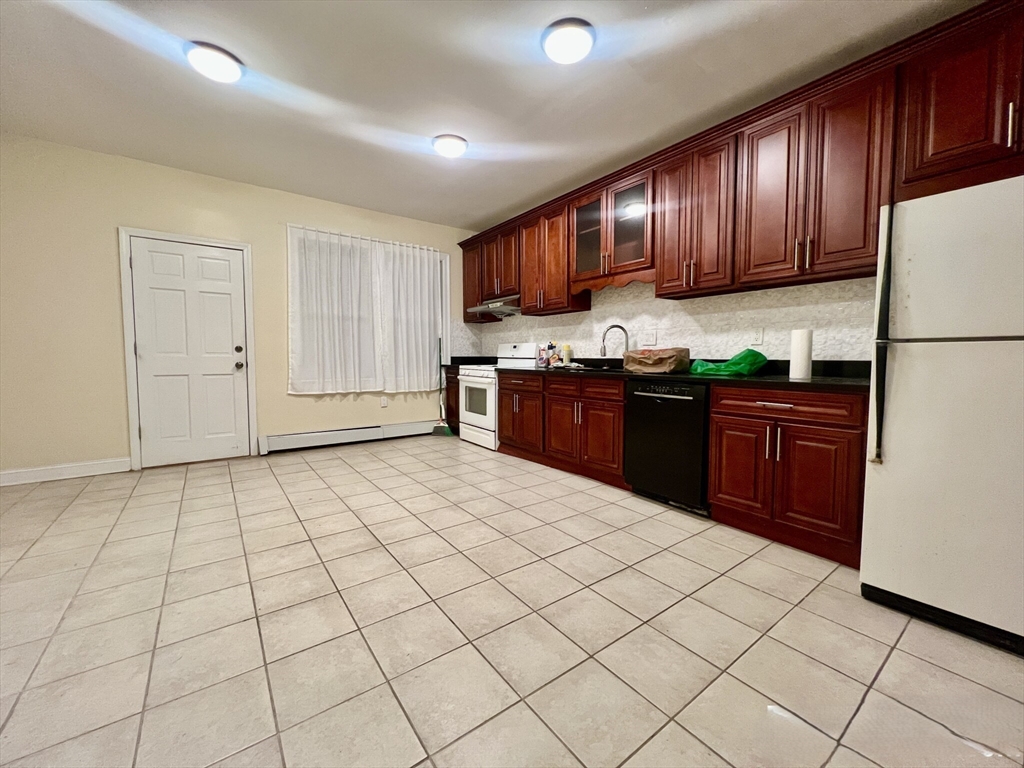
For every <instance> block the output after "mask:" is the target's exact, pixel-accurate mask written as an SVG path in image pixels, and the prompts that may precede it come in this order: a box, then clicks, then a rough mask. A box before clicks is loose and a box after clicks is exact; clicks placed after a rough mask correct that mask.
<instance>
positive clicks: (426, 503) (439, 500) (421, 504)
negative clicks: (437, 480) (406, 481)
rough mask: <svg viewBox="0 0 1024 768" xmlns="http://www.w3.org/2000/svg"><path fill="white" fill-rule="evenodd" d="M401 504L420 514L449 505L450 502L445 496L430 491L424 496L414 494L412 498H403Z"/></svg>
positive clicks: (415, 513)
mask: <svg viewBox="0 0 1024 768" xmlns="http://www.w3.org/2000/svg"><path fill="white" fill-rule="evenodd" d="M405 487H408V486H405ZM399 504H401V505H402V506H403V507H405V508H406V509H408V510H409V511H410V512H412V513H413V514H414V515H418V514H422V513H423V512H429V511H430V510H432V509H440V508H441V507H447V506H448V505H449V504H450V502H449V501H448V499H446V498H445V497H444V496H440V495H438V494H436V493H433V492H430V493H426V494H424V495H422V496H414V497H412V498H411V499H402V500H401V501H399Z"/></svg>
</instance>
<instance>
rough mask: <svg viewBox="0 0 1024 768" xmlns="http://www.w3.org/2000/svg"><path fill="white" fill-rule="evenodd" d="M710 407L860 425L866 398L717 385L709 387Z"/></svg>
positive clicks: (723, 411)
mask: <svg viewBox="0 0 1024 768" xmlns="http://www.w3.org/2000/svg"><path fill="white" fill-rule="evenodd" d="M711 410H712V411H714V412H715V413H736V414H744V415H749V416H759V417H761V418H767V417H771V418H779V419H793V420H796V421H814V422H820V423H824V424H848V425H850V426H855V427H860V426H863V425H864V422H865V416H866V398H865V396H864V395H846V394H836V393H832V392H802V391H793V390H781V389H747V388H740V387H717V386H716V387H712V389H711Z"/></svg>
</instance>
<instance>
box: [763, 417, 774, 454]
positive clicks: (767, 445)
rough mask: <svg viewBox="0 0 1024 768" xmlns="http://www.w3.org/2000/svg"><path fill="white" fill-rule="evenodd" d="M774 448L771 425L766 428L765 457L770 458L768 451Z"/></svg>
mask: <svg viewBox="0 0 1024 768" xmlns="http://www.w3.org/2000/svg"><path fill="white" fill-rule="evenodd" d="M771 446H772V426H771V424H769V425H768V426H767V427H765V428H764V457H765V458H766V459H767V458H768V449H769V448H771Z"/></svg>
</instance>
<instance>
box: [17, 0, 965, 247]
mask: <svg viewBox="0 0 1024 768" xmlns="http://www.w3.org/2000/svg"><path fill="white" fill-rule="evenodd" d="M973 4H974V2H973V0H901V1H900V2H893V1H892V0H694V1H693V2H668V1H667V0H647V1H646V2H644V1H643V0H579V1H578V2H571V1H570V0H550V1H549V2H487V1H482V2H481V1H478V0H457V1H455V2H447V1H445V2H434V1H433V0H410V1H404V2H403V1H393V2H383V1H365V2H364V1H361V0H347V1H346V2H329V1H327V0H313V1H307V0H290V1H289V2H278V1H276V0H262V1H258V2H253V1H246V0H219V1H218V2H196V1H194V0H176V1H175V2H166V1H165V2H153V1H152V0H122V2H119V3H109V2H103V1H101V2H80V1H79V0H57V2H39V1H37V0H29V2H22V1H20V0H3V2H0V129H2V130H4V131H8V132H12V133H18V134H23V135H28V136H34V137H38V138H41V139H46V140H50V141H56V142H60V143H64V144H71V145H74V146H79V147H84V148H87V149H94V150H98V151H101V152H108V153H112V154H117V155H125V156H128V157H134V158H138V159H141V160H147V161H150V162H154V163H160V164H163V165H168V166H173V167H176V168H184V169H187V170H191V171H198V172H201V173H207V174H212V175H214V176H220V177H223V178H227V179H235V180H238V181H243V182H249V183H252V184H259V185H262V186H266V187H274V188H277V189H283V190H288V191H290V192H297V193H300V194H304V195H311V196H313V197H319V198H324V199H327V200H334V201H337V202H341V203H348V204H351V205H357V206H361V207H365V208H371V209H374V210H379V211H386V212H389V213H394V214H399V215H402V216H410V217H413V218H416V219H423V220H425V221H432V222H438V223H442V224H449V225H452V226H456V227H462V228H467V229H474V230H479V229H483V228H485V227H487V226H490V225H492V224H495V223H497V222H499V221H501V220H502V219H505V218H508V217H509V216H511V215H514V214H516V213H519V212H521V211H523V210H525V209H527V208H528V207H530V206H532V205H535V204H537V203H540V202H543V201H544V200H546V199H549V198H551V197H553V196H555V195H557V194H560V193H562V192H565V191H567V190H569V189H571V188H573V187H575V186H578V185H579V184H582V183H584V182H586V181H588V180H590V179H593V178H595V177H597V176H599V175H601V174H603V173H605V172H608V171H611V170H614V169H615V168H617V167H620V166H622V165H624V164H626V163H627V162H630V161H632V160H636V159H638V158H640V157H642V156H644V155H646V154H648V153H650V152H652V151H654V150H657V149H660V148H661V147H664V146H666V145H668V144H671V143H673V142H675V141H677V140H679V139H682V138H685V137H686V136H688V135H691V134H693V133H694V132H696V131H697V130H699V129H702V128H704V127H707V126H709V125H713V124H714V123H716V122H719V121H720V120H722V119H724V118H727V117H730V116H732V115H734V114H737V113H738V112H741V111H743V110H744V109H747V108H749V107H752V106H755V105H757V104H759V103H761V102H763V101H765V100H767V99H768V98H771V97H773V96H776V95H779V94H781V93H784V92H785V91H787V90H789V89H790V88H792V87H794V86H796V85H799V84H802V83H804V82H807V81H809V80H811V79H813V78H814V77H817V76H819V75H821V74H824V73H827V72H829V71H831V70H832V69H835V68H836V67H838V66H840V65H842V64H845V63H848V62H850V61H853V60H855V59H857V58H859V57H860V56H862V55H864V54H866V53H869V52H871V51H874V50H876V49H878V48H881V47H883V46H884V45H886V44H888V43H891V42H893V41H896V40H898V39H900V38H902V37H905V36H906V35H908V34H910V33H913V32H916V31H918V30H920V29H923V28H925V27H927V26H930V25H931V24H934V23H935V22H937V21H939V20H941V19H943V18H946V17H948V16H951V15H953V14H954V13H957V12H959V11H961V10H963V9H964V8H966V7H968V6H970V5H973ZM567 15H573V16H582V17H584V18H586V19H588V20H589V21H590V22H591V23H593V24H594V26H595V27H596V28H597V43H596V45H595V48H594V51H593V53H592V54H591V56H590V58H588V59H587V60H585V61H584V62H582V63H580V64H576V65H574V66H568V67H565V66H560V65H557V64H554V63H551V62H549V61H548V60H547V59H546V58H544V56H543V53H542V52H541V50H540V42H539V40H540V33H541V30H542V29H543V28H544V27H545V26H546V25H547V24H549V23H550V22H552V21H554V20H556V19H558V18H561V17H562V16H567ZM182 39H184V40H196V39H198V40H206V41H210V42H213V43H216V44H218V45H221V46H223V47H225V48H227V49H229V50H230V51H232V52H234V53H235V54H236V55H237V56H239V57H240V58H241V59H242V60H243V61H244V62H245V64H246V65H247V66H248V67H249V68H250V72H249V73H248V74H247V75H246V77H245V78H243V80H242V81H241V82H240V83H239V84H238V85H237V86H234V87H232V86H224V85H219V84H216V83H213V82H210V81H208V80H205V79H203V78H202V77H200V76H199V75H197V74H196V73H194V72H192V71H191V70H190V69H188V68H187V66H186V65H185V63H184V61H185V59H184V54H183V51H182V49H181V48H182V43H181V40H182ZM449 132H450V133H458V134H461V135H463V136H465V137H466V138H467V139H468V140H469V141H470V151H469V153H468V154H467V155H466V156H465V157H463V158H461V159H459V160H454V161H453V160H446V159H444V158H441V157H438V156H436V155H434V154H433V152H432V151H431V150H430V144H429V137H431V136H434V135H436V134H439V133H449Z"/></svg>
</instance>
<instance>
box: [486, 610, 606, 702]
mask: <svg viewBox="0 0 1024 768" xmlns="http://www.w3.org/2000/svg"><path fill="white" fill-rule="evenodd" d="M474 644H475V645H476V647H477V648H478V649H479V650H480V652H481V653H482V654H483V655H484V656H485V657H486V658H487V660H488V661H490V662H491V664H492V665H494V668H495V669H497V670H498V672H499V673H500V674H501V676H502V677H504V678H505V680H507V681H508V682H509V684H510V685H511V686H512V687H513V688H514V689H515V690H516V692H517V693H519V695H520V696H526V695H528V694H530V693H533V692H534V691H535V690H537V689H538V688H540V687H541V686H542V685H545V684H546V683H548V682H550V681H551V680H553V679H554V678H556V677H558V675H560V674H562V673H563V672H565V671H566V670H568V669H571V668H572V667H574V666H575V665H577V664H579V663H580V662H582V661H583V660H585V659H586V658H587V654H586V653H584V652H583V651H582V650H581V649H580V648H579V647H578V646H577V645H576V644H575V643H573V642H572V641H570V640H569V639H568V638H567V637H566V636H565V635H563V634H562V633H561V632H559V631H558V630H557V629H555V628H554V627H552V626H551V625H550V624H548V623H547V622H546V621H545V620H544V619H542V618H541V617H540V616H538V615H537V614H535V613H534V614H530V615H529V616H525V617H523V618H521V619H519V620H517V621H515V622H513V623H511V624H509V625H508V626H505V627H502V628H501V629H499V630H497V631H496V632H492V633H491V634H489V635H486V636H484V637H481V638H480V639H478V640H476V642H475V643H474Z"/></svg>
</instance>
